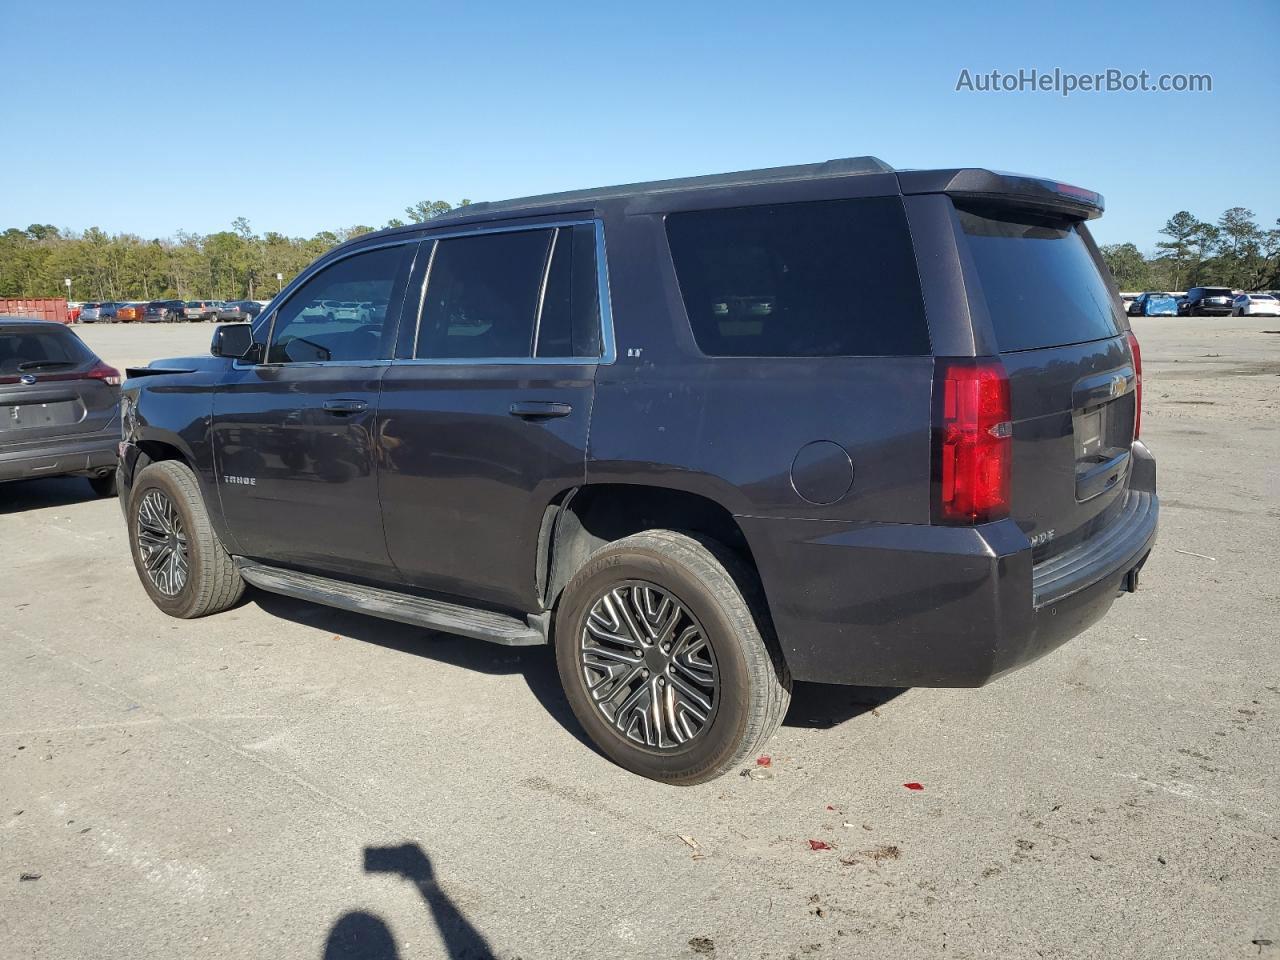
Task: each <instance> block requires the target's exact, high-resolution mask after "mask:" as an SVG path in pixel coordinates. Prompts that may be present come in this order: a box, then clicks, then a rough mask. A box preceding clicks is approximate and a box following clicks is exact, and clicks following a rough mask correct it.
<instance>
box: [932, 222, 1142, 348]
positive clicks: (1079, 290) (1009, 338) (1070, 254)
mask: <svg viewBox="0 0 1280 960" xmlns="http://www.w3.org/2000/svg"><path fill="white" fill-rule="evenodd" d="M958 213H959V218H960V228H961V231H962V232H963V234H964V239H965V242H966V244H967V246H968V248H969V252H970V254H971V255H972V257H973V263H974V267H975V269H976V270H977V274H978V277H977V279H978V286H979V287H980V288H981V290H982V294H983V296H984V298H985V299H986V303H987V312H988V313H989V314H990V316H991V323H992V326H993V327H994V328H995V336H996V343H997V345H998V346H999V349H1000V352H1002V353H1012V352H1015V351H1018V350H1035V349H1039V348H1042V347H1058V346H1064V345H1066V344H1071V343H1086V342H1088V341H1090V340H1104V339H1106V338H1108V337H1114V336H1116V335H1117V334H1118V333H1119V332H1120V328H1119V322H1118V318H1117V316H1116V307H1115V304H1114V303H1113V302H1112V298H1111V292H1110V290H1109V289H1108V287H1107V282H1106V279H1105V278H1104V277H1103V275H1102V272H1101V270H1099V269H1098V264H1097V263H1096V262H1095V261H1094V259H1093V257H1092V256H1091V254H1090V253H1089V248H1088V246H1087V244H1086V243H1085V239H1084V236H1083V235H1082V234H1081V232H1080V231H1081V229H1082V228H1081V227H1080V226H1079V225H1077V224H1067V223H1060V222H1053V221H1038V220H1036V219H1034V218H1033V217H1032V216H1031V215H1030V214H1027V213H1024V212H1021V211H1016V210H1010V211H1002V210H982V211H977V210H965V209H960V210H959V211H958Z"/></svg>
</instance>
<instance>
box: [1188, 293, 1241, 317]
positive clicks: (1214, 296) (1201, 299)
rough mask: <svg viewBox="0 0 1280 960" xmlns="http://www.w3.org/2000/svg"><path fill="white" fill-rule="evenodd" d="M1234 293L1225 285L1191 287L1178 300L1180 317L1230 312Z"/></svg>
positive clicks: (1217, 314) (1219, 315)
mask: <svg viewBox="0 0 1280 960" xmlns="http://www.w3.org/2000/svg"><path fill="white" fill-rule="evenodd" d="M1234 300H1235V294H1234V293H1232V292H1231V290H1230V289H1229V288H1227V287H1192V288H1191V289H1190V290H1188V291H1187V295H1186V296H1185V297H1183V298H1182V299H1180V300H1179V301H1178V316H1180V317H1205V316H1217V317H1225V316H1226V315H1227V314H1229V313H1230V312H1231V306H1232V303H1233V302H1234Z"/></svg>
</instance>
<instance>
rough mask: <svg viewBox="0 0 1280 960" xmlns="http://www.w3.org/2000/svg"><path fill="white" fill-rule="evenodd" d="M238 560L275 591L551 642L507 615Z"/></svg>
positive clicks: (485, 633) (459, 630) (492, 635)
mask: <svg viewBox="0 0 1280 960" xmlns="http://www.w3.org/2000/svg"><path fill="white" fill-rule="evenodd" d="M235 564H236V569H237V570H239V571H240V576H242V577H244V579H245V580H246V581H247V582H249V583H251V584H253V585H254V586H255V587H258V588H259V589H261V590H266V591H268V592H269V593H282V594H284V595H285V596H287V597H295V598H297V599H299V600H309V601H311V602H312V603H323V604H324V605H326V606H329V607H338V608H340V609H342V610H351V611H352V612H354V613H366V614H368V615H369V616H371V617H381V618H382V619H384V620H396V621H398V622H399V623H408V624H411V625H412V626H415V627H426V628H427V629H429V630H440V631H443V632H444V633H456V634H459V635H460V636H464V637H473V638H475V639H476V640H488V641H490V642H492V643H501V644H505V645H506V646H509V647H530V646H536V645H539V644H544V643H546V642H547V639H546V636H545V635H544V634H543V633H542V632H541V631H539V630H537V629H535V628H534V627H532V626H530V625H529V624H527V623H525V622H524V621H522V620H518V619H516V618H515V617H511V616H507V615H506V614H502V613H493V612H492V611H489V610H476V609H474V608H472V607H464V606H461V605H459V604H456V603H445V602H444V601H442V600H427V599H424V598H423V597H415V596H412V595H411V594H407V593H398V592H396V591H395V590H384V589H381V588H379V587H364V586H360V585H358V584H354V583H346V582H344V581H342V580H331V579H329V578H328V577H318V576H316V575H315V574H311V573H299V572H298V571H296V570H285V569H283V568H281V567H271V566H268V565H266V564H264V563H257V562H255V561H253V560H246V559H244V558H243V557H236V558H235Z"/></svg>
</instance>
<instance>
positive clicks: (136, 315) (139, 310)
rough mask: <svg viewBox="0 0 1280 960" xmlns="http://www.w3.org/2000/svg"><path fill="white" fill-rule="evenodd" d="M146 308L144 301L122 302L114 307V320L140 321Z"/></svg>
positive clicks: (124, 321)
mask: <svg viewBox="0 0 1280 960" xmlns="http://www.w3.org/2000/svg"><path fill="white" fill-rule="evenodd" d="M146 310H147V305H146V304H145V303H122V304H120V305H119V306H118V307H116V321H117V322H119V323H134V322H136V321H140V320H142V318H143V315H144V314H145V313H146Z"/></svg>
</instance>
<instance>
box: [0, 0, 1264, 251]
mask: <svg viewBox="0 0 1280 960" xmlns="http://www.w3.org/2000/svg"><path fill="white" fill-rule="evenodd" d="M865 6H866V5H860V4H854V3H848V2H845V3H834V4H823V3H812V4H805V3H791V4H786V3H781V2H777V0H774V2H769V3H754V2H749V0H736V2H733V3H726V4H719V5H715V4H711V3H705V4H700V3H696V2H690V0H683V2H679V3H665V2H658V3H653V2H651V3H643V4H638V3H629V4H609V3H606V2H604V0H594V2H591V3H560V4H557V3H547V4H528V3H510V4H508V3H497V2H494V3H483V2H473V3H470V4H457V3H435V2H428V0H416V2H383V0H362V2H358V3H355V2H345V3H329V2H319V0H316V2H307V3H297V2H287V3H285V2H282V3H271V2H269V0H260V2H257V3H245V2H240V0H218V2H216V3H187V2H178V0H171V2H168V3H160V2H154V0H137V2H125V3H118V4H105V3H101V2H100V0H97V2H92V3H81V2H58V3H49V2H37V0H0V37H4V38H5V39H6V41H7V42H6V43H5V47H6V51H7V52H6V61H7V65H6V66H7V68H6V70H5V74H4V75H5V80H4V92H3V94H0V130H2V131H3V133H4V137H3V140H4V144H5V145H4V147H3V149H2V150H0V229H2V228H4V227H7V226H10V225H13V226H20V227H25V226H27V224H29V223H36V222H38V223H53V224H55V225H57V226H60V227H70V228H73V229H77V230H79V229H84V228H86V227H90V226H98V227H101V228H102V229H104V230H107V231H108V232H112V233H114V232H132V233H138V234H141V235H142V236H144V237H147V238H150V237H156V236H170V235H172V234H173V233H174V232H176V231H177V230H180V229H182V230H187V231H192V232H195V233H209V232H213V231H216V230H222V229H227V228H229V226H230V224H231V221H232V220H233V219H235V218H236V217H240V216H244V217H247V218H248V219H249V220H250V222H251V223H252V225H253V227H254V228H255V229H256V230H258V231H265V230H275V231H278V232H281V233H287V234H290V235H301V236H309V235H311V234H313V233H315V232H317V231H319V230H325V229H334V228H337V227H345V226H352V225H355V224H369V225H373V226H380V225H382V224H383V223H385V222H386V221H387V220H388V219H389V218H391V217H395V216H401V215H402V211H403V209H404V207H405V206H407V205H408V204H411V203H415V202H416V201H418V200H424V199H429V200H436V199H445V200H449V201H451V202H452V201H457V200H459V199H461V198H463V197H467V198H470V199H472V200H499V199H503V198H506V197H513V196H523V195H528V194H535V193H544V192H550V191H555V190H566V189H575V188H580V187H591V186H600V185H605V184H613V183H626V182H630V181H636V180H651V179H659V178H664V177H674V176H687V175H694V174H701V173H718V172H724V171H729V170H744V169H752V168H756V167H766V166H776V165H782V164H791V163H807V162H812V161H819V160H826V159H830V158H833V157H846V156H860V155H864V154H872V155H874V156H878V157H880V158H881V159H883V160H885V161H886V162H888V163H890V164H891V165H893V166H896V167H902V168H909V167H916V168H920V167H951V166H985V167H990V168H993V169H997V170H1012V171H1017V172H1023V173H1031V174H1035V175H1038V176H1045V177H1051V178H1055V179H1060V180H1065V181H1067V182H1070V183H1074V184H1077V185H1080V186H1083V187H1087V188H1089V189H1092V190H1097V191H1099V192H1101V193H1102V194H1104V195H1105V196H1106V199H1107V212H1106V215H1105V216H1104V218H1103V219H1102V220H1100V221H1098V222H1097V223H1096V224H1095V226H1094V233H1095V235H1096V236H1097V237H1098V239H1099V241H1100V242H1102V243H1116V242H1122V241H1133V242H1135V243H1137V244H1138V246H1139V247H1140V248H1142V249H1144V250H1150V249H1151V248H1152V247H1153V246H1154V244H1155V242H1156V241H1157V240H1158V239H1160V238H1159V235H1158V230H1159V228H1160V227H1161V226H1162V225H1163V224H1164V222H1165V220H1166V219H1167V218H1168V217H1169V216H1170V215H1171V214H1173V213H1174V212H1176V211H1178V210H1181V209H1187V210H1190V211H1191V212H1192V213H1193V214H1195V215H1196V216H1198V217H1200V218H1201V219H1205V220H1211V221H1212V220H1216V219H1217V217H1218V216H1219V215H1220V214H1221V213H1222V211H1223V210H1224V209H1226V208H1227V207H1231V206H1245V207H1248V208H1250V209H1252V210H1253V211H1254V212H1255V213H1256V214H1257V215H1258V219H1259V221H1260V222H1261V223H1262V224H1263V226H1264V227H1271V226H1274V225H1275V221H1276V219H1277V218H1278V217H1280V186H1277V173H1280V162H1278V157H1280V150H1278V149H1277V148H1280V108H1278V105H1280V70H1277V69H1276V64H1275V56H1276V51H1277V46H1276V41H1277V37H1280V2H1276V0H1222V2H1218V3H1214V4H1204V3H1202V2H1196V3H1184V2H1178V0H1173V2H1156V3H1147V2H1132V3H1126V2H1114V0H1113V2H1108V3H1088V2H1084V3H1072V4H1030V3H1007V4H999V3H993V4H985V5H984V4H981V3H976V2H969V3H963V4H960V3H955V2H946V3H933V2H929V0H916V2H911V3H894V4H879V5H876V6H877V8H876V9H874V10H871V9H866V8H865ZM1032 68H1035V69H1038V70H1040V71H1042V72H1043V71H1049V72H1052V71H1053V70H1054V69H1055V68H1058V69H1060V70H1062V71H1066V72H1072V73H1077V74H1086V73H1094V72H1098V71H1104V70H1106V69H1108V68H1115V69H1118V70H1121V71H1125V72H1133V73H1137V72H1138V71H1140V70H1144V69H1145V70H1147V71H1149V72H1150V73H1151V75H1152V77H1153V78H1154V77H1156V76H1158V75H1160V74H1162V73H1170V74H1172V73H1207V74H1210V75H1211V76H1212V82H1213V90H1212V92H1210V93H1174V92H1163V93H1162V92H1156V93H1153V92H1145V93H1144V92H1133V93H1126V92H1111V93H1107V92H1076V93H1075V94H1073V95H1072V96H1069V97H1063V96H1061V95H1060V94H1058V93H1052V92H1049V93H1045V92H1029V91H1028V92H1013V93H1006V92H998V93H989V92H987V93H984V92H967V91H960V92H957V90H956V85H957V82H958V80H959V79H960V76H961V71H962V70H968V71H969V74H970V76H971V77H975V76H977V75H979V74H984V73H989V72H990V71H992V70H999V71H1001V72H1004V73H1016V72H1017V71H1018V70H1019V69H1026V70H1030V69H1032Z"/></svg>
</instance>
